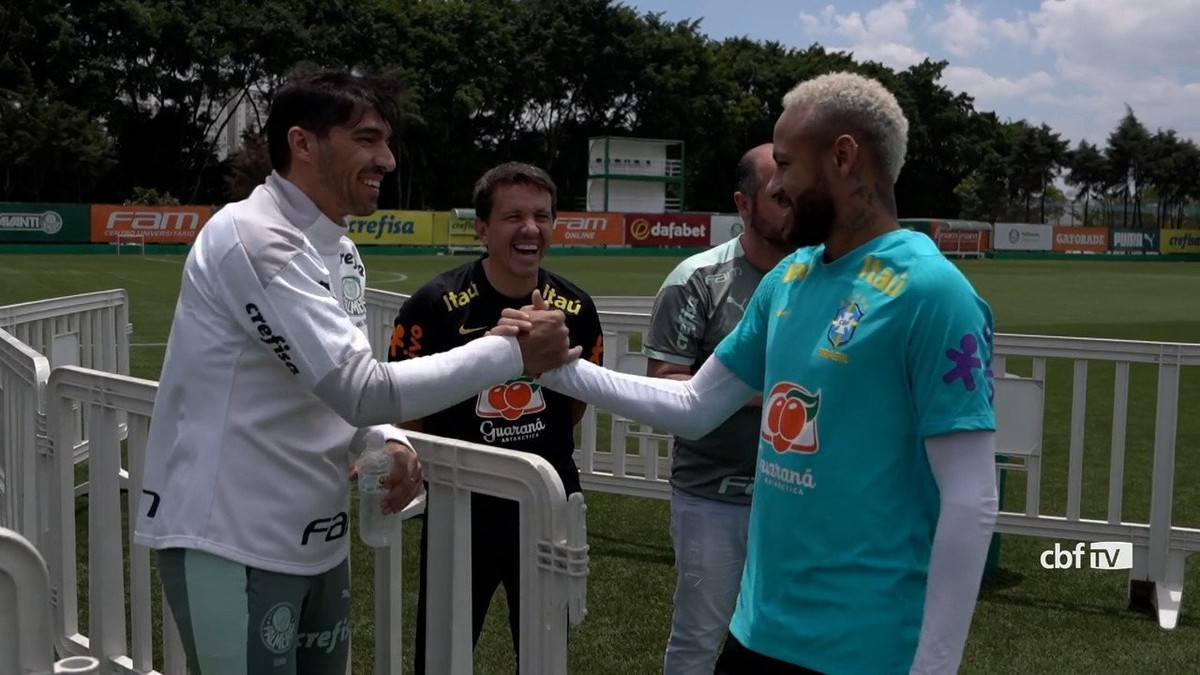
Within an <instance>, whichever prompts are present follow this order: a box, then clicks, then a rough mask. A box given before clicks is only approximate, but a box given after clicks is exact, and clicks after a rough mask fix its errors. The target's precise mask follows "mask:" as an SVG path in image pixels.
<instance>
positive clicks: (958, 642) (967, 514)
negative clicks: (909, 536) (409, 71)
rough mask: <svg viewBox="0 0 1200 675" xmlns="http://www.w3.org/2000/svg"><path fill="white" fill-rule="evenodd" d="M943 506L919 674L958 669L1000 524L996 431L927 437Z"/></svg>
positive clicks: (917, 660) (915, 669) (931, 561)
mask: <svg viewBox="0 0 1200 675" xmlns="http://www.w3.org/2000/svg"><path fill="white" fill-rule="evenodd" d="M925 454H926V455H927V456H928V458H929V467H930V469H932V470H933V477H934V480H935V481H937V486H938V492H939V495H940V500H941V508H940V511H939V513H938V520H937V530H936V531H935V533H934V536H933V550H932V551H931V552H930V555H929V580H928V584H927V586H926V589H925V616H924V619H923V620H922V622H921V637H920V641H919V642H918V643H917V654H916V657H915V658H914V659H913V665H912V671H911V672H912V673H913V674H914V675H917V674H920V675H935V674H936V675H942V674H944V673H956V672H958V666H959V663H960V662H961V661H962V653H963V647H964V646H965V645H966V642H967V631H968V629H969V628H970V627H971V615H972V614H973V613H974V611H975V600H976V598H977V597H978V595H979V582H980V580H981V579H982V577H983V567H984V563H985V562H986V560H987V551H988V545H989V544H990V543H991V539H992V531H993V529H994V528H995V525H996V510H997V498H996V456H995V433H994V432H991V431H963V432H957V433H951V434H946V435H943V436H932V437H930V438H927V439H925Z"/></svg>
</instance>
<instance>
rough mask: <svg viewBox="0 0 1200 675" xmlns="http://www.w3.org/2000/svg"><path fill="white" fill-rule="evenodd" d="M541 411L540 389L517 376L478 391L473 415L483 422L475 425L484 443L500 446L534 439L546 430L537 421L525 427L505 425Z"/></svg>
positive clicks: (543, 407) (539, 420) (542, 406)
mask: <svg viewBox="0 0 1200 675" xmlns="http://www.w3.org/2000/svg"><path fill="white" fill-rule="evenodd" d="M545 409H546V398H545V396H543V395H542V386H541V385H540V384H538V383H537V382H536V381H534V380H533V378H529V377H518V378H516V379H513V380H509V381H508V382H505V383H504V384H498V385H496V386H494V387H492V388H491V389H488V390H487V391H483V392H480V393H479V397H478V399H477V400H476V402H475V414H476V415H478V416H479V417H481V418H483V423H482V424H480V425H479V433H480V435H482V436H483V440H484V442H486V443H504V442H512V441H520V440H525V439H529V438H533V437H536V436H537V435H538V434H539V433H540V432H541V431H542V430H544V429H545V428H546V425H545V423H544V422H543V421H542V420H541V418H538V419H537V420H534V421H533V422H528V423H525V424H506V422H516V421H517V420H518V419H520V418H521V417H522V416H524V415H530V414H533V413H538V412H541V411H543V410H545Z"/></svg>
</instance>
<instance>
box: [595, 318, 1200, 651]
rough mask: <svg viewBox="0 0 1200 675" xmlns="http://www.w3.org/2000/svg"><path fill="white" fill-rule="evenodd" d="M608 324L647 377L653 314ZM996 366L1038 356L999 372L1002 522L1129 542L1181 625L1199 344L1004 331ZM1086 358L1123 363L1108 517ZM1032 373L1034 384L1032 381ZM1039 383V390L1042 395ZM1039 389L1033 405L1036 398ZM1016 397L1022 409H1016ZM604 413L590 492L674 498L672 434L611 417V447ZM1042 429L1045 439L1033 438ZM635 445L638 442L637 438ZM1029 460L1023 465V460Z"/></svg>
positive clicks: (1162, 607) (624, 359) (610, 351)
mask: <svg viewBox="0 0 1200 675" xmlns="http://www.w3.org/2000/svg"><path fill="white" fill-rule="evenodd" d="M601 322H602V323H603V325H604V329H605V355H604V358H605V363H604V365H605V366H606V367H609V368H615V369H617V370H623V371H625V372H630V373H637V374H645V372H646V371H645V359H644V357H641V355H640V353H639V351H638V350H637V349H636V348H634V347H632V346H631V345H640V344H641V338H642V336H643V335H644V334H645V331H646V330H647V328H648V327H649V316H648V315H645V314H624V315H620V314H608V313H605V312H601ZM994 347H995V358H994V362H993V370H994V371H995V372H997V373H1005V372H1006V369H1005V366H1006V361H1007V359H1009V358H1021V357H1028V358H1029V359H1032V377H1031V378H1013V377H1001V378H999V379H997V381H996V386H997V390H996V391H997V405H998V406H999V405H1006V409H1005V410H1003V411H999V410H998V412H997V423H998V424H1001V425H1004V428H1003V429H1000V430H999V432H1000V433H999V434H998V442H999V443H1000V445H999V447H998V450H997V452H998V454H1000V455H1002V456H1003V458H1002V461H1001V466H1002V468H1007V469H1016V470H1021V471H1024V472H1026V474H1027V481H1026V483H1027V490H1026V501H1025V509H1024V511H1002V512H1001V513H1000V515H999V518H998V520H997V524H996V530H997V531H998V532H1003V533H1010V534H1022V535H1029V536H1037V537H1050V538H1056V539H1068V540H1073V541H1111V540H1115V541H1129V542H1132V544H1133V548H1134V557H1133V568H1132V569H1131V570H1130V575H1129V579H1130V593H1131V594H1133V593H1134V592H1135V589H1136V588H1137V586H1138V585H1139V584H1153V588H1152V589H1144V590H1152V591H1153V597H1152V598H1151V600H1152V601H1153V602H1154V604H1155V607H1156V608H1157V610H1158V621H1159V625H1161V626H1162V627H1163V628H1166V629H1170V628H1174V627H1175V625H1176V623H1177V621H1178V614H1179V605H1180V601H1181V598H1182V593H1183V572H1184V562H1185V561H1186V558H1187V556H1188V555H1190V554H1191V553H1194V552H1196V551H1200V529H1196V528H1192V527H1177V526H1174V525H1173V522H1172V518H1171V506H1172V496H1173V488H1174V480H1175V475H1174V472H1175V450H1176V448H1175V445H1176V436H1177V434H1176V427H1177V423H1178V419H1179V410H1180V405H1179V380H1180V371H1181V369H1182V368H1185V367H1188V366H1198V365H1200V344H1181V343H1162V342H1140V341H1131V340H1105V339H1093V338H1073V337H1048V336H1034V335H1007V334H997V335H996V336H995V345H994ZM1048 359H1049V360H1053V359H1067V360H1070V361H1071V362H1072V364H1073V365H1072V368H1073V380H1072V384H1071V397H1072V400H1071V425H1070V441H1069V462H1068V476H1067V486H1068V490H1067V500H1066V501H1067V504H1066V511H1065V514H1063V515H1048V514H1044V513H1041V511H1040V494H1041V476H1042V465H1041V450H1042V433H1041V430H1042V424H1043V419H1042V415H1043V414H1044V413H1043V410H1044V406H1043V404H1042V398H1041V397H1042V389H1043V387H1044V386H1045V383H1046V363H1047V360H1048ZM1131 364H1152V365H1155V366H1157V369H1158V371H1157V396H1156V409H1155V414H1154V420H1155V426H1154V429H1155V432H1154V460H1153V469H1152V475H1151V480H1152V486H1153V488H1152V489H1153V493H1152V497H1151V509H1150V517H1149V519H1148V520H1149V522H1148V523H1136V522H1128V521H1127V520H1126V519H1124V518H1123V517H1122V506H1123V493H1124V486H1125V479H1126V476H1127V472H1126V468H1125V437H1126V428H1127V423H1128V413H1129V408H1130V405H1129V403H1130V402H1129V369H1130V365H1131ZM1089 365H1095V366H1099V365H1106V366H1109V367H1112V368H1114V369H1115V383H1116V384H1115V388H1114V394H1113V419H1112V444H1111V449H1110V478H1109V492H1108V512H1107V518H1106V519H1105V520H1097V519H1090V518H1084V517H1082V516H1081V503H1082V502H1081V498H1082V485H1083V465H1084V454H1083V450H1084V436H1085V429H1086V424H1085V411H1086V407H1087V402H1088V390H1087V374H1088V368H1089ZM1028 380H1032V382H1030V381H1028ZM1034 390H1036V393H1035V391H1034ZM1035 395H1036V396H1037V397H1038V398H1037V402H1036V403H1037V405H1036V406H1032V407H1031V406H1030V405H1029V403H1030V401H1029V400H1027V397H1029V396H1035ZM1014 405H1017V406H1019V407H1016V408H1014ZM594 415H595V413H594V411H593V410H592V409H590V408H589V411H588V417H585V420H584V423H585V424H589V423H590V426H589V427H587V428H585V429H584V432H583V442H582V444H581V447H580V448H579V450H578V451H577V453H576V462H577V464H578V465H579V467H580V473H581V479H582V482H583V485H584V486H585V487H587V488H590V489H599V490H603V491H605V492H618V493H621V494H628V495H635V496H641V497H659V498H664V499H665V498H668V497H669V495H670V489H669V485H668V482H667V479H668V477H669V475H670V460H669V457H670V445H669V443H670V437H669V436H667V435H665V434H661V433H657V432H655V431H654V430H652V429H649V428H648V427H645V426H644V425H637V424H636V423H634V422H630V421H629V420H624V419H622V418H619V417H616V416H611V417H612V418H613V419H612V426H611V432H610V434H611V436H610V437H611V441H610V445H609V449H608V451H607V452H606V451H604V450H603V449H602V448H600V447H597V444H596V440H595V429H596V422H595V417H594ZM1034 432H1036V439H1034V438H1033V435H1034ZM631 441H636V444H635V447H636V450H634V451H632V452H631V451H630V450H629V444H630V442H631ZM1018 459H1019V460H1021V461H1020V463H1016V460H1018Z"/></svg>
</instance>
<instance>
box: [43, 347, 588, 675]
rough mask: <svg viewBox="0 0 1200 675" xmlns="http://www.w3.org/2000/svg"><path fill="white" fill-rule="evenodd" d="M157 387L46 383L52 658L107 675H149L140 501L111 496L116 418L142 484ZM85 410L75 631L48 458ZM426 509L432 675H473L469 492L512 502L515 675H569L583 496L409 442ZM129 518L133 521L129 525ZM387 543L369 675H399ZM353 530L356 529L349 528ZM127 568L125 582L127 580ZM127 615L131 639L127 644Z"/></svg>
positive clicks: (550, 474) (500, 456) (545, 478)
mask: <svg viewBox="0 0 1200 675" xmlns="http://www.w3.org/2000/svg"><path fill="white" fill-rule="evenodd" d="M156 389H157V384H156V383H155V382H152V381H149V380H141V379H137V378H132V377H127V376H122V375H114V374H110V373H101V372H98V371H94V370H89V369H84V368H76V367H70V366H68V367H63V368H56V369H54V371H53V372H52V373H51V374H50V380H49V383H48V386H47V395H46V399H47V417H48V419H49V421H50V441H51V442H50V450H49V452H48V453H47V455H46V460H45V464H46V467H45V468H46V470H45V471H44V472H43V475H44V476H45V481H44V482H43V484H42V485H39V486H38V489H39V494H40V495H45V496H46V498H48V500H49V501H50V504H49V511H50V518H49V519H48V521H47V522H48V525H49V527H47V528H46V529H45V530H43V531H42V532H41V533H40V534H41V537H42V540H43V541H44V542H45V543H44V545H43V550H45V551H47V556H48V558H49V560H50V570H51V578H52V579H53V580H54V586H53V597H54V609H55V614H54V619H55V623H56V629H55V631H54V635H56V636H57V639H58V644H57V647H58V649H59V652H60V653H62V654H70V655H85V654H86V655H91V656H95V657H97V658H99V659H100V660H101V662H102V663H104V664H106V668H107V669H108V670H106V671H105V672H112V673H122V674H124V673H150V672H154V669H153V664H154V653H153V644H154V637H155V636H154V633H153V630H152V625H153V620H152V619H153V615H154V613H155V611H154V609H153V608H152V607H151V597H152V594H151V591H152V589H151V584H152V581H151V573H150V552H149V550H148V549H145V548H142V547H140V546H135V545H132V543H131V532H129V531H127V530H125V531H123V529H122V526H121V514H122V511H123V510H124V512H125V513H126V514H133V513H135V512H136V509H137V505H138V502H139V495H138V494H137V491H136V490H131V491H129V493H128V494H127V495H125V496H122V494H121V485H120V484H121V481H120V471H121V449H122V447H121V446H122V444H121V440H120V436H119V421H118V420H119V417H120V415H119V413H124V414H125V415H126V416H127V418H128V429H129V434H128V439H127V443H126V444H125V445H126V447H125V450H126V452H127V456H128V459H127V461H128V466H129V476H130V480H131V481H132V482H133V484H135V485H136V484H140V483H141V474H142V468H143V466H144V458H145V452H146V436H147V431H148V429H149V424H150V414H151V412H152V409H153V406H154V394H155V391H156ZM80 407H81V408H83V409H85V410H86V413H87V414H86V415H84V416H83V419H86V420H87V424H88V429H87V430H86V433H87V436H88V437H89V438H90V439H91V443H92V449H91V453H90V456H89V458H88V471H89V482H90V484H91V486H92V489H91V490H90V491H89V493H88V495H87V498H88V508H87V513H88V538H87V542H88V554H87V561H88V564H87V569H88V608H89V612H88V625H87V627H86V630H81V627H80V625H79V606H78V604H79V603H78V593H79V585H78V575H77V573H76V559H77V557H78V548H77V546H76V539H75V536H76V522H75V493H74V491H73V490H72V489H70V486H71V478H72V472H73V470H74V469H73V467H74V462H73V458H72V457H71V456H70V455H69V454H68V453H58V452H56V448H58V447H61V445H60V443H67V444H68V447H69V444H70V439H72V438H74V437H75V435H76V434H78V433H79V430H78V429H76V428H75V425H76V424H77V423H78V420H79V419H80V418H79V417H78V416H76V415H74V414H73V411H74V410H75V409H76V408H80ZM410 438H412V440H413V443H414V445H415V446H416V448H417V450H418V452H419V453H420V455H421V461H422V464H423V465H424V467H425V475H426V478H427V480H428V482H429V489H430V492H431V494H432V496H433V498H434V499H436V500H437V501H438V503H439V505H443V504H444V505H445V506H441V507H440V508H438V509H435V510H434V511H433V512H432V513H431V514H430V519H431V523H430V528H431V529H430V540H429V544H430V550H429V566H430V572H429V584H430V586H429V598H430V602H429V610H428V611H429V614H428V621H429V624H428V625H429V626H430V628H429V630H428V632H427V635H428V643H427V648H426V653H427V659H428V663H429V664H430V665H429V667H430V668H431V669H432V672H444V673H450V674H455V675H457V674H465V673H471V672H472V668H473V667H472V645H471V603H470V602H469V601H464V597H465V596H463V594H464V593H469V592H470V587H471V584H470V564H469V563H470V541H471V538H470V529H469V527H470V494H471V492H483V493H486V494H491V495H496V496H499V497H504V498H508V499H513V500H515V501H517V502H519V503H520V505H521V506H520V519H521V537H522V540H523V541H524V542H525V544H524V545H523V546H522V553H521V584H522V586H521V590H522V593H521V600H520V603H521V604H520V612H521V616H522V617H523V618H522V621H523V622H524V623H525V624H526V625H527V626H530V629H529V630H524V631H522V632H521V645H520V648H521V655H522V657H521V671H520V672H521V673H525V674H533V673H565V672H566V663H567V661H566V658H567V652H566V644H567V641H566V638H567V626H568V622H569V623H570V624H577V623H578V622H579V621H580V620H582V618H583V615H584V613H585V612H586V605H585V598H586V577H587V566H588V558H587V545H586V526H585V518H584V512H585V509H584V505H583V497H582V495H573V496H572V497H571V498H570V499H567V498H566V497H565V495H564V493H563V488H562V483H561V482H560V481H559V478H558V475H557V473H555V471H554V469H553V468H552V467H551V466H550V464H549V463H548V462H546V461H545V460H543V459H541V458H539V457H535V456H532V455H527V454H523V453H515V452H510V451H505V450H497V449H494V448H488V447H486V446H479V445H474V444H470V443H464V442H461V441H453V440H449V439H443V438H439V437H436V436H430V435H427V434H419V433H415V432H414V433H412V434H411V435H410ZM132 520H133V519H132V517H130V522H131V523H132ZM399 522H400V520H399V519H397V520H396V528H395V530H394V534H395V543H394V544H393V546H392V547H390V548H388V549H382V550H380V551H379V552H378V553H377V555H376V576H375V580H376V583H375V592H376V604H375V608H376V616H375V631H376V645H377V650H376V672H379V673H397V674H398V673H400V672H401V670H402V654H401V652H400V650H399V649H397V647H398V646H399V645H400V644H401V638H402V632H401V622H400V615H401V608H402V602H401V598H402V595H401V592H400V591H401V585H400V584H401V581H400V579H401V577H400V572H401V569H400V560H401V539H400V534H401V529H400V527H399ZM351 532H353V530H351ZM126 556H128V562H129V574H128V578H127V577H126V574H125V561H126ZM159 612H161V614H162V617H163V635H162V638H163V643H164V645H165V646H164V653H163V655H162V656H163V662H164V669H163V672H164V673H179V674H182V673H184V672H185V667H184V656H183V651H182V648H181V645H180V642H179V638H178V634H177V631H176V629H175V627H174V623H173V621H172V620H171V615H170V611H169V609H168V608H167V606H166V600H165V597H164V599H163V604H162V606H161V607H160V608H159ZM127 613H128V616H129V623H130V626H131V629H130V631H129V632H128V634H127V632H126V623H125V617H126V614H127Z"/></svg>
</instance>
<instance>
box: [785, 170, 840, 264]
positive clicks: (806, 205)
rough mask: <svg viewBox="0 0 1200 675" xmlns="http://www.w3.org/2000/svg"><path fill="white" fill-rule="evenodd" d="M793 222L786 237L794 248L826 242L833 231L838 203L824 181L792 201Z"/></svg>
mask: <svg viewBox="0 0 1200 675" xmlns="http://www.w3.org/2000/svg"><path fill="white" fill-rule="evenodd" d="M791 213H792V224H791V227H789V228H788V229H787V232H786V233H785V235H784V236H785V237H786V239H787V243H788V245H789V246H791V247H792V248H800V247H803V246H816V245H817V244H821V243H824V242H825V240H826V239H828V238H829V233H830V232H833V222H834V220H835V219H836V218H837V205H836V204H834V202H833V195H831V194H829V189H828V187H827V186H826V185H825V184H824V183H823V182H822V183H819V184H817V185H814V186H812V187H811V188H809V189H807V190H805V191H804V192H803V193H801V194H800V196H798V197H797V198H796V199H794V200H793V201H792V209H791Z"/></svg>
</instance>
